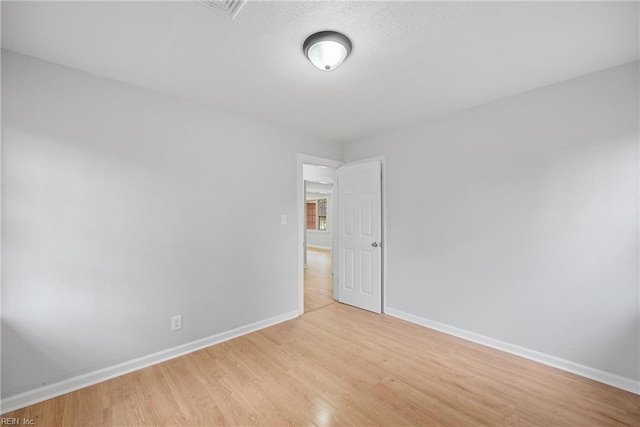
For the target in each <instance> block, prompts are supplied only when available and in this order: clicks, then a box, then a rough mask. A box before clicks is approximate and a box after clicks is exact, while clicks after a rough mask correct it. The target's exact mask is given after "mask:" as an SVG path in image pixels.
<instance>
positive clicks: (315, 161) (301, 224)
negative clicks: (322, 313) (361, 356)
mask: <svg viewBox="0 0 640 427" xmlns="http://www.w3.org/2000/svg"><path fill="white" fill-rule="evenodd" d="M376 160H377V161H380V166H381V170H382V183H381V191H382V200H381V203H382V217H381V218H380V222H381V224H380V225H381V227H382V248H381V250H382V261H381V268H382V271H381V282H382V283H381V286H382V295H381V297H382V312H383V313H384V312H386V311H387V286H386V284H387V250H388V248H389V245H388V244H387V226H386V221H387V202H386V174H385V158H384V156H376V157H371V158H368V159H362V160H358V161H356V162H349V163H347V164H350V165H351V164H356V163H366V162H372V161H376ZM305 163H307V164H312V165H318V166H329V167H332V168H339V167H340V166H343V165H345V163H344V162H341V161H339V160H332V159H325V158H323V157H316V156H311V155H307V154H300V153H298V154H297V173H298V175H297V184H298V185H297V191H298V197H297V199H298V266H297V269H298V315H302V314H304V250H305V248H304V236H305V233H306V230H305V228H306V227H305V225H306V221H305V218H304V203H305V201H306V194H304V177H303V168H302V165H303V164H305ZM338 185H339V184H338V182H337V180H334V183H333V194H334V195H336V196H337V194H338ZM332 200H333V201H334V202H333V203H332V205H333V207H332V208H331V215H332V217H333V219H335V220H332V222H331V230H330V232H331V257H332V263H331V264H332V266H331V267H332V271H333V295H334V298H335V299H336V300H337V299H338V295H337V289H338V288H337V282H336V280H337V279H338V274H337V271H336V269H337V268H338V265H337V262H336V261H337V260H336V254H337V252H338V251H337V250H336V248H337V247H338V246H337V245H338V233H337V232H336V231H337V229H338V224H337V222H338V218H337V215H336V214H337V205H338V204H337V197H332Z"/></svg>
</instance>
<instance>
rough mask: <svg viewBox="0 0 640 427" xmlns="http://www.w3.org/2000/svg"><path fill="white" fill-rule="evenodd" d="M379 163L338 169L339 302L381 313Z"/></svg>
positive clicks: (380, 194)
mask: <svg viewBox="0 0 640 427" xmlns="http://www.w3.org/2000/svg"><path fill="white" fill-rule="evenodd" d="M381 177H382V175H381V167H380V162H379V161H375V162H367V163H357V164H353V165H347V166H343V167H340V168H338V227H339V229H338V301H340V302H342V303H345V304H349V305H353V306H355V307H359V308H363V309H365V310H369V311H373V312H375V313H380V312H381V310H382V287H381V277H382V274H381V260H382V254H381V252H382V242H381V235H382V227H381V216H382V215H381V213H382V212H381V211H382V193H381V181H382V180H381Z"/></svg>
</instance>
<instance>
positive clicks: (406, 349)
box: [3, 303, 640, 427]
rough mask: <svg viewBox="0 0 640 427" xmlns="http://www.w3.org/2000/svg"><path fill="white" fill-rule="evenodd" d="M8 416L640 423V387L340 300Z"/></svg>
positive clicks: (162, 421)
mask: <svg viewBox="0 0 640 427" xmlns="http://www.w3.org/2000/svg"><path fill="white" fill-rule="evenodd" d="M3 416H6V417H19V418H33V419H34V421H35V422H36V423H37V425H38V426H133V425H141V426H222V425H242V426H244V425H270V426H281V425H323V426H324V425H349V426H364V425H394V426H396V425H412V426H416V425H421V426H423V425H426V426H437V425H449V426H477V425H489V426H614V425H616V426H617V425H626V426H636V427H637V426H640V396H637V395H634V394H632V393H628V392H625V391H622V390H618V389H615V388H613V387H609V386H606V385H603V384H600V383H597V382H595V381H591V380H588V379H585V378H581V377H578V376H575V375H572V374H569V373H567V372H563V371H560V370H557V369H554V368H550V367H547V366H544V365H540V364H538V363H535V362H532V361H528V360H525V359H522V358H519V357H516V356H512V355H509V354H507V353H503V352H500V351H497V350H493V349H490V348H487V347H483V346H481V345H478V344H474V343H471V342H467V341H464V340H461V339H458V338H455V337H452V336H449V335H445V334H442V333H439V332H436V331H433V330H430V329H426V328H422V327H419V326H417V325H413V324H410V323H407V322H404V321H402V320H399V319H396V318H393V317H390V316H387V315H384V314H383V315H376V314H372V313H369V312H366V311H363V310H359V309H356V308H353V307H349V306H346V305H343V304H339V303H331V304H328V305H325V306H324V307H321V308H318V309H315V310H313V311H311V312H308V313H305V314H304V315H303V316H301V317H300V318H298V319H295V320H291V321H288V322H285V323H282V324H279V325H276V326H273V327H270V328H267V329H264V330H261V331H258V332H255V333H252V334H249V335H245V336H243V337H240V338H236V339H234V340H231V341H227V342H225V343H222V344H218V345H215V346H212V347H209V348H206V349H204V350H200V351H197V352H195V353H192V354H189V355H186V356H182V357H179V358H177V359H173V360H170V361H168V362H165V363H162V364H159V365H155V366H152V367H149V368H146V369H143V370H140V371H137V372H134V373H131V374H128V375H125V376H122V377H119V378H115V379H113V380H110V381H106V382H104V383H101V384H97V385H95V386H92V387H88V388H85V389H83V390H79V391H77V392H74V393H70V394H67V395H64V396H61V397H59V398H56V399H51V400H49V401H46V402H43V403H40V404H37V405H33V406H30V407H27V408H24V409H22V410H19V411H15V412H13V413H10V414H6V415H3Z"/></svg>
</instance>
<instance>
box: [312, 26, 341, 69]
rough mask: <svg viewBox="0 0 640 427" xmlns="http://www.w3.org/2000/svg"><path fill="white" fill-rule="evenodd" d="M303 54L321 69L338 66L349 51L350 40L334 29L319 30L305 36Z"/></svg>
mask: <svg viewBox="0 0 640 427" xmlns="http://www.w3.org/2000/svg"><path fill="white" fill-rule="evenodd" d="M302 48H303V49H304V55H305V56H306V57H307V58H309V61H311V63H312V64H313V65H315V66H316V67H317V68H318V69H320V70H322V71H330V70H334V69H336V68H338V67H339V66H340V64H342V63H343V62H344V60H345V59H347V56H349V54H350V53H351V40H349V38H348V37H347V36H345V35H344V34H340V33H337V32H335V31H321V32H319V33H315V34H312V35H310V36H309V37H307V39H306V40H305V41H304V44H303V45H302Z"/></svg>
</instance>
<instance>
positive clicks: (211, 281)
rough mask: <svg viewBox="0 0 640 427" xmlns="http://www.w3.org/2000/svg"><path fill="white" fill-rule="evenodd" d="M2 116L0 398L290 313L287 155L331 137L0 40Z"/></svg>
mask: <svg viewBox="0 0 640 427" xmlns="http://www.w3.org/2000/svg"><path fill="white" fill-rule="evenodd" d="M2 112H3V115H2V130H3V134H2V138H3V158H2V161H3V165H2V185H3V188H2V206H3V218H2V220H3V224H2V227H3V242H2V244H3V253H2V265H3V267H4V268H3V271H2V297H3V298H2V396H3V397H7V396H11V395H14V394H16V393H19V392H23V391H26V390H30V389H34V388H37V387H40V386H42V385H43V384H45V383H47V384H48V383H52V382H57V381H60V380H63V379H66V378H69V377H73V376H75V375H78V374H82V373H85V372H88V371H92V370H95V369H98V368H102V367H106V366H110V365H113V364H114V363H117V362H122V361H126V360H129V359H132V358H135V357H138V356H142V355H147V354H150V353H153V352H157V351H160V350H164V349H167V348H171V347H174V346H177V345H180V344H183V343H187V342H190V341H193V340H196V339H199V338H203V337H207V336H210V335H212V334H216V333H219V332H222V331H228V330H230V329H233V328H235V327H238V326H242V325H246V324H249V323H251V322H256V321H259V320H263V319H267V318H270V317H273V316H277V315H281V314H284V313H290V312H295V311H296V310H297V302H298V295H297V292H298V288H297V276H296V271H297V265H296V263H297V252H296V251H297V243H296V242H297V231H296V230H297V224H296V223H297V215H296V212H297V209H296V204H297V201H296V173H297V172H296V153H298V152H302V153H307V154H312V155H317V156H322V157H328V158H339V157H340V154H341V150H340V147H339V146H337V145H335V144H328V143H325V142H324V141H320V140H318V139H314V138H311V137H308V136H306V135H301V134H297V133H293V132H290V131H286V130H284V129H282V128H279V127H275V126H273V125H270V124H267V123H264V122H260V121H257V120H253V119H250V118H246V117H242V116H238V115H233V114H227V113H223V112H220V111H218V110H215V109H212V108H208V107H205V106H203V105H200V104H196V103H192V102H188V101H184V100H180V99H177V98H172V97H168V96H164V95H160V94H156V93H153V92H149V91H146V90H143V89H139V88H136V87H133V86H129V85H125V84H121V83H118V82H114V81H110V80H107V79H103V78H99V77H96V76H92V75H89V74H86V73H82V72H79V71H74V70H71V69H68V68H64V67H61V66H57V65H53V64H49V63H46V62H42V61H39V60H35V59H32V58H28V57H24V56H20V55H17V54H13V53H7V52H3V55H2ZM256 182H264V183H265V185H267V183H268V189H269V191H265V190H266V188H260V186H256ZM280 214H287V215H288V219H289V221H288V224H287V225H286V226H281V225H280ZM256 238H257V240H258V241H267V242H270V244H269V247H264V246H261V245H259V244H256ZM177 314H181V315H182V316H183V329H182V330H181V331H179V332H174V333H172V332H170V331H169V325H170V323H169V319H170V317H171V316H173V315H177Z"/></svg>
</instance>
